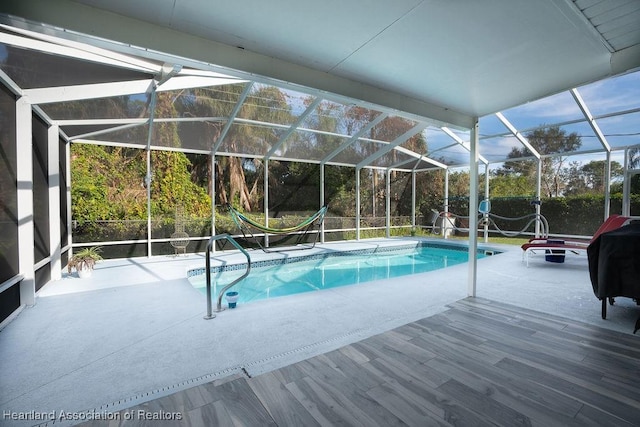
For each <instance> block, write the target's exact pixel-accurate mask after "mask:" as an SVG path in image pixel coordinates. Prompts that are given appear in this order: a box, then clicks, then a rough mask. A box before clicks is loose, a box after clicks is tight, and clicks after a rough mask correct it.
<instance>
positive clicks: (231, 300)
mask: <svg viewBox="0 0 640 427" xmlns="http://www.w3.org/2000/svg"><path fill="white" fill-rule="evenodd" d="M224 297H225V298H226V299H227V303H228V304H229V308H236V303H237V302H238V298H239V296H238V293H237V292H227V293H226V294H225V295H224Z"/></svg>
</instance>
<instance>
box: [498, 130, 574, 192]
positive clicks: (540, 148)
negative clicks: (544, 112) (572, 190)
mask: <svg viewBox="0 0 640 427" xmlns="http://www.w3.org/2000/svg"><path fill="white" fill-rule="evenodd" d="M526 138H527V140H528V141H529V143H530V144H531V145H532V146H533V148H535V149H536V151H537V152H538V153H539V154H541V155H549V156H545V157H543V158H542V160H541V162H542V165H541V166H542V167H541V169H542V176H541V182H542V191H543V192H544V194H545V195H546V196H547V197H558V196H560V195H562V194H563V190H564V187H565V182H564V179H563V177H564V176H566V171H565V167H566V160H567V157H566V156H563V155H562V153H570V152H573V151H576V150H577V149H578V148H580V146H581V145H582V140H581V138H580V136H579V135H578V134H577V133H575V132H572V133H570V134H567V133H566V131H564V130H563V129H560V127H559V126H550V127H540V128H538V129H536V130H534V131H531V132H529V133H528V134H527V135H526ZM531 156H532V154H531V153H530V152H529V151H528V150H527V149H526V148H525V147H522V148H517V147H514V148H512V149H511V152H510V153H509V156H508V157H509V158H511V159H519V158H523V157H531ZM536 173H537V160H536V159H532V160H529V159H526V160H518V161H515V160H514V161H507V162H505V163H504V166H503V167H502V169H501V170H500V174H503V175H504V174H516V175H520V176H525V177H527V178H528V179H529V180H530V181H531V182H532V183H535V180H536Z"/></svg>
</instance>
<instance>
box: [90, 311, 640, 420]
mask: <svg viewBox="0 0 640 427" xmlns="http://www.w3.org/2000/svg"><path fill="white" fill-rule="evenodd" d="M594 316H599V313H598V312H594ZM125 412H126V413H128V414H132V416H130V417H128V418H132V419H130V420H125V418H127V417H125V416H124V415H125ZM172 413H177V414H178V415H177V417H178V418H181V419H180V420H176V419H174V420H169V421H162V422H158V421H157V420H144V419H141V417H140V416H138V414H145V416H147V417H153V416H154V414H155V415H156V416H162V415H164V416H169V417H172V416H174V415H173V414H172ZM167 414H169V415H167ZM118 418H119V420H112V421H110V422H109V421H92V422H87V423H85V424H84V425H86V426H117V425H130V426H143V425H154V426H155V425H172V426H173V425H185V426H314V425H323V426H334V425H353V426H367V427H370V426H395V425H411V426H432V425H433V426H446V425H455V426H483V425H501V426H510V427H511V426H519V425H523V426H526V425H538V426H545V427H547V426H581V427H582V426H590V425H591V426H598V427H602V426H638V425H640V336H635V335H631V334H622V333H618V332H614V331H610V330H607V329H603V328H599V327H595V326H592V325H588V324H584V323H580V322H577V321H573V320H568V319H564V318H561V317H558V316H552V315H548V314H543V313H539V312H535V311H531V310H526V309H522V308H518V307H514V306H510V305H506V304H502V303H498V302H494V301H488V300H483V299H478V298H467V299H464V300H461V301H458V302H456V303H454V304H452V305H451V306H450V308H449V309H448V310H447V311H445V312H443V313H440V314H438V315H435V316H432V317H428V318H425V319H422V320H419V321H417V322H413V323H410V324H408V325H404V326H402V327H399V328H396V329H394V330H392V331H389V332H386V333H383V334H380V335H376V336H373V337H371V338H368V339H365V340H363V341H360V342H357V343H354V344H351V345H347V346H345V347H342V348H340V349H338V350H335V351H331V352H329V353H326V354H322V355H319V356H316V357H313V358H310V359H307V360H304V361H302V362H299V363H296V364H293V365H289V366H286V367H283V368H281V369H278V370H276V371H272V372H269V373H265V374H262V375H259V376H256V377H254V378H248V377H245V376H234V377H230V378H227V379H224V380H218V381H215V382H212V383H208V384H204V385H200V386H197V387H193V388H191V389H188V390H185V391H181V392H177V393H175V394H172V395H170V396H166V397H163V398H160V399H157V400H153V401H150V402H147V403H144V404H141V405H139V406H136V407H134V408H129V409H127V410H125V411H122V412H120V415H119V416H118Z"/></svg>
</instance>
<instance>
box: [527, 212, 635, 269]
mask: <svg viewBox="0 0 640 427" xmlns="http://www.w3.org/2000/svg"><path fill="white" fill-rule="evenodd" d="M629 221H631V218H630V217H627V216H622V215H615V214H614V215H611V216H609V218H607V220H606V221H605V222H603V223H602V225H600V227H599V228H598V229H597V230H596V232H595V233H594V234H593V237H592V238H591V240H589V241H586V240H555V239H546V238H545V239H540V238H533V239H530V240H529V242H527V243H525V244H524V245H522V250H523V252H522V260H523V261H526V263H527V267H529V256H530V255H535V254H537V253H539V252H542V253H543V254H545V256H547V257H549V256H550V257H554V256H555V257H562V258H560V259H562V260H564V258H563V257H564V255H565V254H566V253H567V252H568V253H573V254H576V255H580V254H584V255H586V252H587V247H588V246H589V244H591V242H593V241H594V240H595V239H597V238H598V236H600V235H601V234H602V233H606V232H608V231H612V230H616V229H618V228H620V227H622V226H623V225H625V224H627V223H629ZM547 259H549V258H547ZM557 259H559V258H551V260H557ZM556 262H557V261H556Z"/></svg>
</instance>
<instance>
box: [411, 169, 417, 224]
mask: <svg viewBox="0 0 640 427" xmlns="http://www.w3.org/2000/svg"><path fill="white" fill-rule="evenodd" d="M415 231H416V171H415V170H413V171H411V234H412V235H413V234H415Z"/></svg>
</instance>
